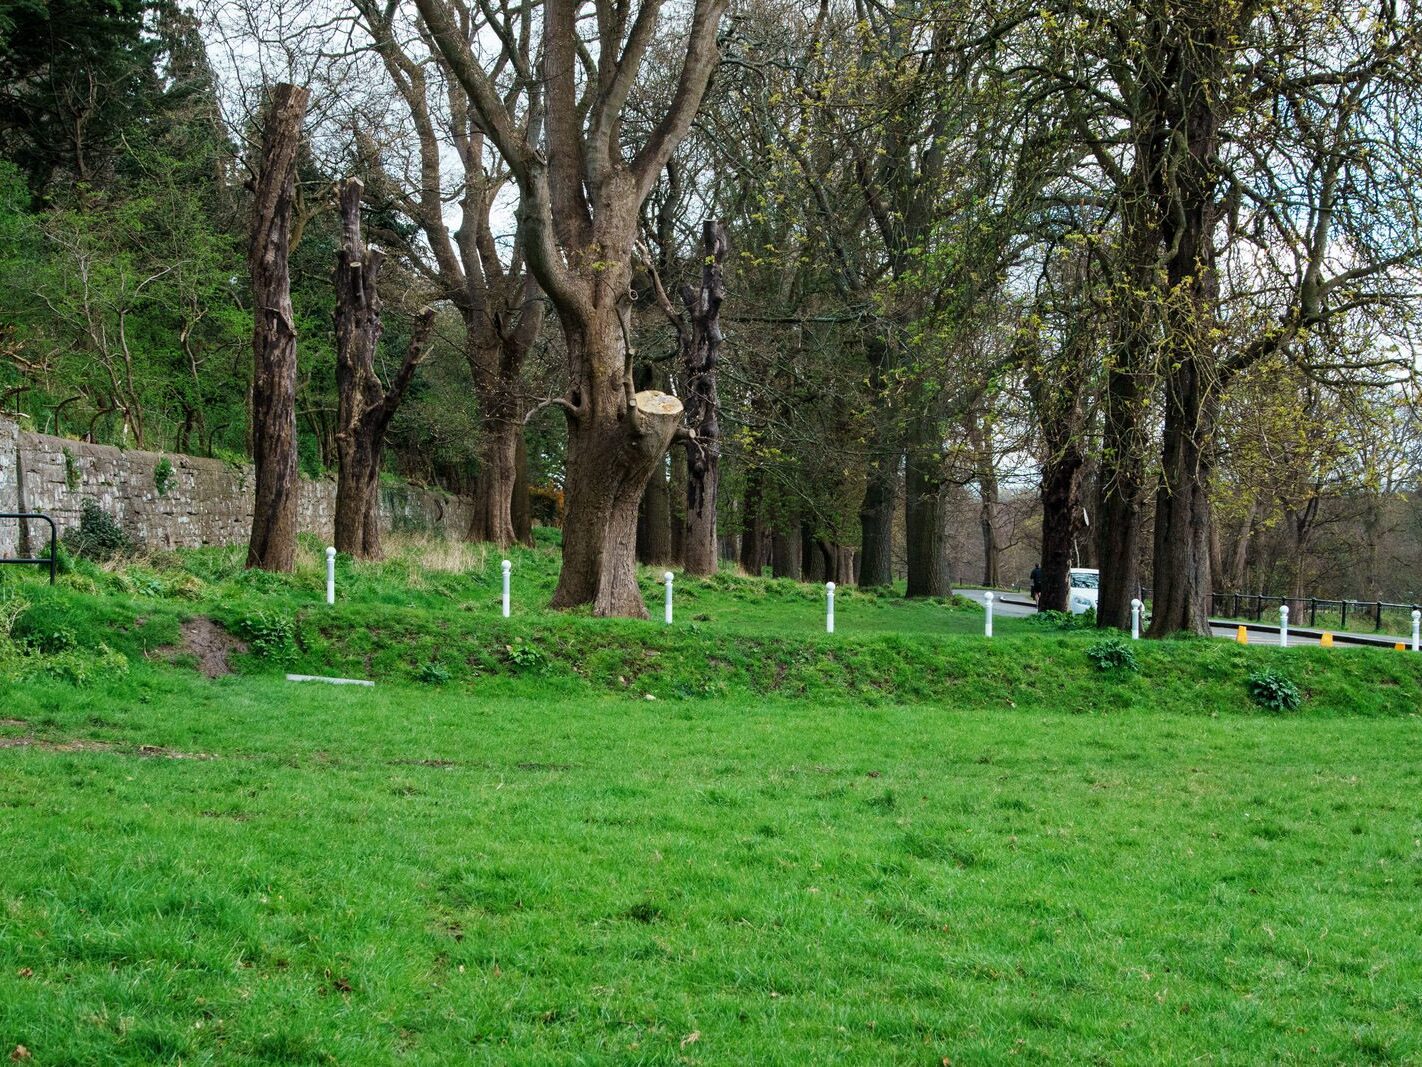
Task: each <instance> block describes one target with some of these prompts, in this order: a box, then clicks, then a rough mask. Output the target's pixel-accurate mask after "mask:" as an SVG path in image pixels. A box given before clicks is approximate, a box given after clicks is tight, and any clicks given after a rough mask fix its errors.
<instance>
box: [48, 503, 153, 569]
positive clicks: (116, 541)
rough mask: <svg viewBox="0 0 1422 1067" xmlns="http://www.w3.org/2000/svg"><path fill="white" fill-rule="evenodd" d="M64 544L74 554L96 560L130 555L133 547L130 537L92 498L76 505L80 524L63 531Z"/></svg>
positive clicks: (100, 560) (101, 560)
mask: <svg viewBox="0 0 1422 1067" xmlns="http://www.w3.org/2000/svg"><path fill="white" fill-rule="evenodd" d="M64 544H65V547H66V548H68V549H69V551H71V552H73V553H74V554H75V555H76V556H81V557H83V558H84V559H92V560H98V561H99V562H103V561H104V560H109V559H113V558H114V557H115V556H126V555H129V554H130V553H132V552H133V550H134V548H135V547H136V546H135V545H134V541H133V538H131V537H129V536H128V534H126V533H124V531H123V527H121V526H120V525H119V524H118V522H117V521H116V520H115V519H114V517H113V516H112V515H110V514H109V513H108V512H106V511H105V510H104V509H103V508H101V507H99V502H98V501H97V500H93V499H89V500H85V501H84V502H83V503H82V504H80V505H79V526H78V528H77V529H73V530H70V531H69V532H68V533H67V534H65V535H64Z"/></svg>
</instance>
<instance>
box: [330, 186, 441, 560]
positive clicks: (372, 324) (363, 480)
mask: <svg viewBox="0 0 1422 1067" xmlns="http://www.w3.org/2000/svg"><path fill="white" fill-rule="evenodd" d="M363 189H364V186H363V185H362V183H361V182H360V181H358V180H356V179H351V180H350V181H346V182H343V183H342V184H341V189H340V208H341V226H342V230H343V237H342V241H341V248H340V250H339V251H338V252H337V254H336V277H335V285H336V313H335V320H336V390H337V402H336V422H337V429H336V458H337V464H338V468H339V471H338V475H337V479H336V520H335V543H336V551H337V552H345V553H349V554H350V555H352V556H355V557H357V558H359V559H380V558H381V555H382V552H381V547H380V461H381V456H382V454H383V453H384V451H385V433H386V431H387V430H388V429H389V427H390V420H391V419H393V418H394V417H395V412H396V410H397V409H398V408H399V406H400V401H401V400H402V399H404V395H405V390H406V389H407V388H408V387H409V385H410V380H411V379H412V378H413V377H414V373H415V368H416V367H417V366H418V365H419V362H420V359H421V357H422V356H423V354H424V347H425V344H426V342H427V341H428V339H429V334H430V329H431V328H432V327H433V325H434V312H433V311H429V310H427V311H426V312H425V313H424V315H423V316H422V317H421V319H420V322H419V324H418V325H417V326H416V328H415V333H414V336H413V337H412V338H411V339H410V347H409V349H408V351H407V352H406V353H405V360H404V362H403V363H402V364H401V366H400V370H399V371H398V372H397V373H396V375H395V380H394V381H393V382H391V384H390V388H389V390H386V389H385V387H384V386H383V385H381V382H380V378H379V377H378V376H377V375H376V373H375V349H376V346H377V345H378V344H379V343H380V335H381V332H382V330H383V326H382V324H381V320H380V291H379V284H380V264H381V261H382V260H383V259H384V257H383V256H382V255H381V253H380V252H378V251H376V250H374V249H370V248H367V247H366V246H365V242H364V241H363V240H362V239H361V233H360V202H361V193H362V192H363Z"/></svg>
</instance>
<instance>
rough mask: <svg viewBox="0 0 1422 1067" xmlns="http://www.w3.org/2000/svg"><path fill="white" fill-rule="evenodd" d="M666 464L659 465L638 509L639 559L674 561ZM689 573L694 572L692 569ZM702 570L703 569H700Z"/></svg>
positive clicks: (656, 562)
mask: <svg viewBox="0 0 1422 1067" xmlns="http://www.w3.org/2000/svg"><path fill="white" fill-rule="evenodd" d="M664 466H665V464H664V463H663V464H658V465H657V468H656V470H654V471H652V476H651V477H650V478H648V479H647V488H646V491H645V492H643V494H642V504H641V506H640V507H639V508H638V509H637V561H638V562H639V563H645V564H657V565H663V564H668V565H669V564H671V562H672V554H671V494H670V491H669V489H668V486H667V476H666V472H665V470H664V469H663V468H664ZM688 573H690V572H689V571H688ZM698 573H701V572H698Z"/></svg>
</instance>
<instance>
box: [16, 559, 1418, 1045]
mask: <svg viewBox="0 0 1422 1067" xmlns="http://www.w3.org/2000/svg"><path fill="white" fill-rule="evenodd" d="M441 553H444V555H443V556H441V555H440V554H441ZM237 559H238V557H237V556H236V555H235V554H234V553H231V552H223V551H209V552H199V553H183V554H180V555H178V556H175V557H170V558H168V559H163V560H157V561H154V562H153V563H152V564H145V565H130V566H126V567H120V568H116V569H114V570H111V571H100V570H97V569H94V568H90V567H88V566H86V565H81V569H80V570H79V571H78V572H76V573H75V574H73V575H71V576H70V577H69V578H68V579H67V580H66V586H65V587H64V588H61V589H59V590H56V591H54V592H53V593H51V592H50V591H48V590H47V589H45V588H43V587H42V586H40V585H38V584H36V583H34V582H33V581H30V580H28V579H23V580H16V579H7V580H6V581H7V590H6V593H5V597H6V598H8V599H9V601H10V602H11V603H13V602H14V597H15V594H16V592H17V591H18V592H22V593H23V595H24V597H25V598H26V599H27V600H28V601H29V602H30V607H29V608H28V609H27V610H26V611H25V612H23V613H22V614H21V615H19V617H18V619H17V621H16V623H15V625H14V630H15V634H16V636H17V637H18V638H19V639H20V641H21V642H22V643H23V647H24V649H25V652H24V654H23V655H20V654H19V653H18V652H14V650H13V649H12V653H11V654H8V655H9V658H8V659H7V660H0V662H7V663H8V664H9V666H8V668H7V669H8V671H9V672H10V673H9V677H10V678H11V679H12V680H11V681H8V682H6V681H0V695H3V701H0V720H4V721H3V722H0V808H3V814H0V1042H3V1043H4V1047H3V1048H0V1054H3V1053H8V1052H9V1051H10V1050H12V1049H14V1048H15V1047H16V1046H20V1045H23V1046H24V1047H25V1049H26V1050H27V1052H28V1053H29V1054H30V1055H32V1057H33V1062H35V1063H74V1062H114V1061H126V1062H133V1063H154V1062H171V1061H177V1060H182V1061H183V1062H221V1063H240V1062H300V1063H307V1062H313V1063H319V1062H328V1063H340V1064H355V1063H384V1062H390V1061H391V1060H395V1059H399V1058H401V1057H405V1058H408V1059H409V1060H411V1061H412V1062H467V1061H469V1060H471V1059H472V1060H475V1061H478V1060H481V1059H482V1060H485V1061H491V1062H500V1063H505V1062H523V1063H530V1064H532V1063H538V1064H543V1063H557V1062H568V1063H573V1062H629V1063H679V1062H692V1063H697V1062H699V1063H726V1062H756V1063H786V1064H791V1063H795V1064H798V1063H805V1062H846V1063H849V1062H852V1063H866V1064H867V1063H876V1064H877V1063H890V1062H902V1063H925V1064H929V1063H931V1064H940V1063H942V1062H943V1061H944V1060H945V1059H946V1060H950V1061H951V1062H953V1063H976V1062H995V1061H1006V1060H1009V1059H1016V1060H1021V1059H1023V1058H1024V1057H1025V1058H1027V1059H1030V1060H1049V1061H1058V1062H1081V1061H1083V1060H1094V1061H1097V1062H1113V1063H1114V1062H1139V1063H1147V1062H1150V1063H1157V1062H1179V1061H1183V1060H1186V1059H1194V1058H1205V1059H1216V1060H1221V1061H1226V1062H1231V1061H1232V1062H1264V1061H1268V1062H1290V1061H1292V1062H1306V1063H1314V1062H1339V1061H1346V1062H1357V1061H1388V1060H1391V1061H1396V1062H1405V1061H1408V1060H1413V1059H1416V1058H1418V1057H1420V1056H1422V1042H1419V1029H1418V1026H1417V1024H1416V1019H1417V1018H1418V1016H1419V1012H1422V956H1419V954H1418V953H1417V952H1416V951H1415V945H1416V944H1418V943H1419V942H1422V894H1419V888H1422V813H1419V803H1418V799H1417V798H1418V797H1419V796H1422V788H1419V787H1422V764H1419V761H1418V759H1417V755H1418V741H1419V732H1418V731H1419V720H1418V718H1417V715H1416V710H1415V709H1416V708H1417V706H1418V703H1419V694H1422V666H1419V665H1418V662H1417V661H1419V660H1422V657H1412V656H1410V655H1407V654H1399V653H1395V652H1391V651H1386V650H1379V651H1374V650H1365V649H1347V650H1343V649H1335V650H1333V651H1332V652H1329V651H1327V650H1320V649H1297V650H1288V651H1281V650H1278V649H1269V648H1262V647H1257V646H1255V647H1250V648H1240V647H1237V646H1234V645H1232V644H1230V643H1227V642H1206V641H1180V642H1166V643H1159V644H1154V643H1144V642H1143V643H1142V644H1141V645H1140V646H1138V647H1137V649H1136V652H1137V657H1138V659H1139V661H1140V670H1139V671H1137V672H1130V671H1125V672H1100V671H1097V670H1096V669H1095V667H1093V666H1092V664H1091V661H1090V660H1089V659H1088V657H1087V656H1086V654H1085V650H1086V648H1087V647H1088V646H1089V645H1090V644H1091V643H1093V642H1094V641H1095V640H1096V638H1095V636H1094V635H1089V634H1081V633H1074V632H1063V631H1059V630H1055V629H1050V628H1043V627H1042V626H1040V625H1038V624H1033V623H1028V622H1012V621H1008V620H1002V621H1001V622H1000V629H999V634H1000V636H999V637H997V638H995V639H994V640H993V641H992V642H991V643H988V642H986V641H984V640H983V639H982V637H981V636H980V627H981V615H980V613H978V612H975V611H972V610H968V609H963V608H952V607H950V606H948V605H943V604H933V605H906V604H903V603H901V602H898V601H895V600H893V599H892V598H887V597H882V598H881V597H873V596H870V595H867V594H862V593H851V592H846V594H845V595H844V596H843V597H842V599H841V601H840V603H839V605H838V607H839V619H838V622H839V630H840V632H839V633H837V634H836V635H834V636H833V637H827V636H826V635H824V634H823V633H821V632H819V630H820V627H822V625H823V616H822V611H823V604H822V601H821V594H820V593H819V592H818V591H815V590H801V589H798V588H795V587H791V586H788V585H784V584H781V583H773V582H760V581H748V580H744V579H733V578H729V577H718V578H716V579H712V580H710V581H709V582H707V583H705V584H699V583H697V582H695V581H693V580H689V579H688V580H683V581H681V582H679V583H678V601H677V603H678V620H679V621H678V623H677V625H676V626H674V627H672V628H671V629H667V628H665V627H662V626H660V625H659V624H657V623H640V624H639V623H628V622H607V621H602V620H594V619H589V618H582V617H576V616H573V617H568V616H555V615H551V614H549V613H546V612H544V611H542V610H541V607H540V605H541V604H542V603H543V601H544V600H545V599H546V596H547V593H548V590H549V588H550V583H551V580H552V575H553V572H554V567H553V562H552V560H551V558H549V557H548V555H547V552H546V550H545V551H543V552H529V553H520V554H518V555H517V556H516V557H515V559H516V561H517V564H518V566H517V569H516V581H515V604H516V610H515V617H514V618H513V619H511V620H508V621H504V620H502V619H500V618H499V615H498V560H497V558H496V557H485V556H483V555H482V554H480V553H478V552H473V553H470V551H469V550H466V549H457V548H452V549H442V548H439V547H438V546H425V547H423V548H419V549H418V550H413V551H412V552H411V553H408V554H405V555H403V556H402V557H401V558H397V559H395V560H393V561H392V562H389V563H386V564H383V565H380V566H355V565H349V564H343V565H342V576H341V592H342V597H343V602H342V603H341V604H340V605H338V606H337V607H336V608H335V609H334V610H332V609H327V608H325V607H324V605H321V604H320V603H319V599H320V596H321V583H322V575H321V571H320V564H319V561H318V559H317V557H316V554H315V552H314V546H308V550H307V552H306V553H305V555H304V557H303V566H302V569H301V571H300V572H299V573H298V574H297V575H296V576H294V577H293V578H290V579H285V578H272V577H270V576H262V575H251V576H249V575H244V574H243V573H242V572H241V571H240V568H239V567H238V566H237V565H236V564H237ZM420 562H423V563H424V564H427V565H432V566H431V567H428V568H427V567H424V566H421V565H420ZM440 568H447V569H440ZM647 578H648V588H649V593H654V592H655V591H656V590H655V586H654V585H653V582H654V578H655V576H654V575H651V574H649V575H648V576H647ZM194 616H198V617H207V618H212V619H216V620H218V621H220V622H222V623H225V624H226V625H228V626H230V627H231V628H232V629H233V630H234V631H235V632H237V633H239V634H241V635H244V636H245V637H246V639H247V640H248V641H249V643H250V644H251V645H252V646H253V649H254V650H253V651H249V652H247V653H237V654H234V655H233V657H232V661H233V665H235V666H236V667H237V668H238V673H236V674H234V675H231V676H228V677H224V678H219V679H216V680H208V679H205V678H203V677H201V676H200V675H199V674H198V673H197V671H196V670H195V669H194V668H193V666H192V664H191V662H189V659H188V657H187V656H185V654H184V653H183V652H182V651H181V644H182V640H183V638H182V633H181V629H180V628H181V627H182V625H183V620H184V619H185V618H187V619H189V620H190V619H191V618H192V617H194ZM698 616H700V618H698ZM187 625H188V628H189V630H190V631H191V630H192V626H193V624H192V623H191V621H189V622H188V624H187ZM100 642H103V643H104V644H105V645H107V646H108V647H109V649H111V650H112V651H111V653H110V654H108V655H106V656H101V655H98V654H96V652H95V649H97V647H98V644H99V643H100ZM16 656H19V658H18V659H16ZM169 660H175V661H176V662H172V663H170V662H168V661H169ZM1263 664H1269V665H1273V666H1281V667H1282V668H1283V669H1284V670H1285V671H1286V672H1287V673H1288V674H1290V675H1291V676H1292V677H1293V678H1294V680H1295V681H1296V682H1297V683H1298V685H1299V687H1300V689H1301V690H1303V692H1304V695H1305V697H1306V702H1305V704H1304V707H1303V708H1302V710H1301V711H1299V712H1298V713H1296V714H1293V715H1287V716H1275V715H1269V714H1266V713H1264V712H1262V711H1260V710H1259V709H1257V708H1255V707H1254V706H1253V705H1252V704H1251V703H1250V701H1249V698H1248V696H1247V693H1246V691H1245V679H1246V677H1247V675H1248V673H1249V671H1250V670H1251V669H1254V668H1257V667H1258V666H1260V665H1263ZM287 669H291V670H300V671H305V672H309V673H323V674H325V673H337V674H356V675H368V676H372V677H375V678H377V679H378V680H379V682H380V684H379V685H378V686H377V687H376V688H375V689H359V690H357V689H351V688H339V689H338V688H333V687H323V686H295V685H292V684H290V683H287V682H285V681H283V680H282V678H281V672H282V671H284V670H287ZM19 677H24V678H25V679H26V680H25V681H23V682H18V681H14V680H13V679H16V678H19ZM66 677H68V678H69V679H71V680H65V679H66ZM74 678H78V679H79V680H80V681H81V682H82V683H83V684H75V682H74V681H73V680H72V679H74ZM419 679H424V681H420V680H419ZM649 695H650V696H653V697H655V698H656V699H654V700H650V701H649V700H647V699H646V698H647V696H649Z"/></svg>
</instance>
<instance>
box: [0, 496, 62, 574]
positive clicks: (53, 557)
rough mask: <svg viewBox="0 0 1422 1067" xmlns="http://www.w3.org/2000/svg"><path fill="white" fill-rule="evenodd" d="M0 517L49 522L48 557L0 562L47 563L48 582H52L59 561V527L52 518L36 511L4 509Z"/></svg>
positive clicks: (3, 560)
mask: <svg viewBox="0 0 1422 1067" xmlns="http://www.w3.org/2000/svg"><path fill="white" fill-rule="evenodd" d="M0 519H19V520H20V521H22V522H24V521H27V520H29V519H43V520H44V521H45V522H47V523H49V559H44V558H42V557H36V558H34V559H0V564H5V563H20V564H25V563H32V564H34V565H35V566H43V565H45V564H49V584H50V585H53V584H54V575H55V565H56V564H57V563H58V562H59V528H58V527H57V526H55V524H54V520H53V519H52V518H50V517H49V516H48V515H41V514H40V513H39V512H37V511H6V512H0Z"/></svg>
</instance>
